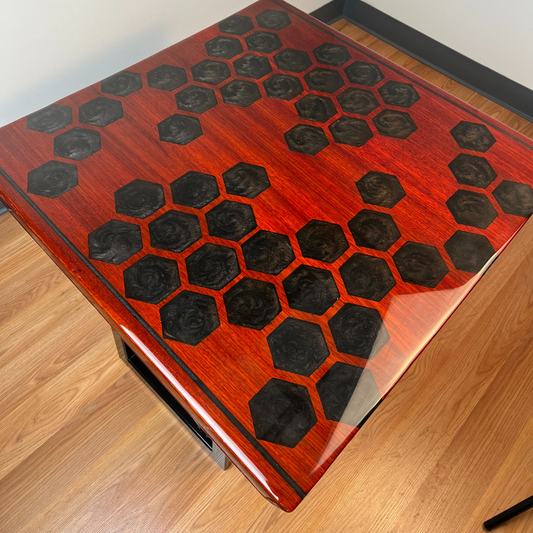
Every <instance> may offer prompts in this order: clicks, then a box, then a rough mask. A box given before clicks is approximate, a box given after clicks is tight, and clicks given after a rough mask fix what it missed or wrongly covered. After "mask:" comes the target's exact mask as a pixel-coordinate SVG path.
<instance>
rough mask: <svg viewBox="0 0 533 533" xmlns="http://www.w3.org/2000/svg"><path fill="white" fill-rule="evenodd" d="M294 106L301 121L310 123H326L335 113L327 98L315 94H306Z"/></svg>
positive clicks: (331, 103)
mask: <svg viewBox="0 0 533 533" xmlns="http://www.w3.org/2000/svg"><path fill="white" fill-rule="evenodd" d="M294 105H295V107H296V111H297V112H298V116H299V117H300V118H301V119H302V120H310V121H312V122H326V121H327V120H329V119H330V118H331V117H332V116H333V115H334V114H335V113H336V112H337V110H336V109H335V106H334V105H333V102H332V101H331V100H330V99H329V98H326V97H325V96H319V95H317V94H308V95H306V96H304V97H303V98H302V99H301V100H298V102H296V104H294Z"/></svg>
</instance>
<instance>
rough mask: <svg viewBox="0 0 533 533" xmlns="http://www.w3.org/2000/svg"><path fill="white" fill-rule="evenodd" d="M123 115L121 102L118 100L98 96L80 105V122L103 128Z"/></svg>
mask: <svg viewBox="0 0 533 533" xmlns="http://www.w3.org/2000/svg"><path fill="white" fill-rule="evenodd" d="M123 116H124V113H123V112H122V104H121V103H120V102H119V101H118V100H112V99H111V98H105V97H103V96H99V97H98V98H95V99H94V100H91V101H90V102H87V103H86V104H82V105H80V122H81V123H82V124H90V125H91V126H98V127H100V128H104V127H105V126H109V124H111V123H113V122H116V121H117V120H119V119H121V118H122V117H123Z"/></svg>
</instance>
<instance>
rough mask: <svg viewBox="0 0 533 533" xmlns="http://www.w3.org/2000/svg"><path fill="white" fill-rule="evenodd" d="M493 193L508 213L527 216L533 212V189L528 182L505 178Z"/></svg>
mask: <svg viewBox="0 0 533 533" xmlns="http://www.w3.org/2000/svg"><path fill="white" fill-rule="evenodd" d="M492 194H493V195H494V198H496V201H497V202H498V204H500V207H501V208H502V210H503V212H504V213H507V214H508V215H517V216H519V217H526V218H527V217H530V216H531V215H532V214H533V189H532V188H531V186H530V185H528V184H527V183H517V182H515V181H508V180H503V181H502V182H501V183H500V184H499V185H498V186H497V187H496V188H495V189H494V191H493V193H492Z"/></svg>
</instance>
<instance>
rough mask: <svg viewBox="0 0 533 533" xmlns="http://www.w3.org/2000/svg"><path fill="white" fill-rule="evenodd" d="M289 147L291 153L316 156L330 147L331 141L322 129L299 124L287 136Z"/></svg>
mask: <svg viewBox="0 0 533 533" xmlns="http://www.w3.org/2000/svg"><path fill="white" fill-rule="evenodd" d="M285 140H286V141H287V146H288V147H289V150H290V151H291V152H300V153H301V154H307V155H316V154H318V152H320V150H323V149H324V148H325V147H326V146H328V144H329V141H328V139H327V138H326V135H325V134H324V132H323V131H322V129H321V128H317V127H316V126H307V125H305V124H298V125H296V126H294V128H292V129H290V130H289V131H288V132H287V133H286V134H285Z"/></svg>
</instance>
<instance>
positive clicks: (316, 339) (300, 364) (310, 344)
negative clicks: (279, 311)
mask: <svg viewBox="0 0 533 533" xmlns="http://www.w3.org/2000/svg"><path fill="white" fill-rule="evenodd" d="M267 341H268V347H269V348H270V353H271V354H272V361H273V362H274V368H277V369H279V370H284V371H286V372H292V373H293V374H300V375H301V376H307V377H309V376H310V375H311V374H312V373H313V372H314V371H315V370H316V369H317V368H318V367H319V366H320V365H321V364H322V363H323V362H324V361H325V360H326V359H327V357H328V355H329V349H328V345H327V344H326V340H325V339H324V334H323V333H322V329H321V328H320V326H319V325H318V324H315V323H313V322H307V321H306V320H299V319H297V318H291V317H289V318H286V319H285V320H284V321H283V322H282V323H281V324H280V325H279V326H278V327H277V328H276V329H275V330H274V331H273V332H272V333H271V334H270V335H269V336H268V337H267Z"/></svg>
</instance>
